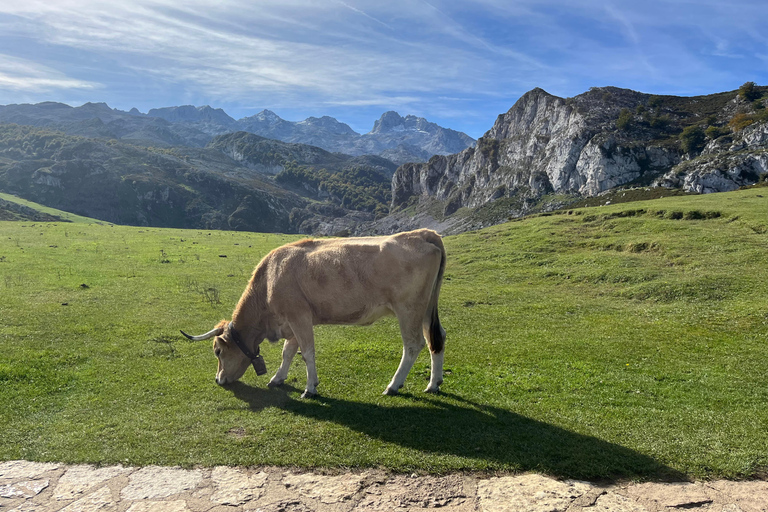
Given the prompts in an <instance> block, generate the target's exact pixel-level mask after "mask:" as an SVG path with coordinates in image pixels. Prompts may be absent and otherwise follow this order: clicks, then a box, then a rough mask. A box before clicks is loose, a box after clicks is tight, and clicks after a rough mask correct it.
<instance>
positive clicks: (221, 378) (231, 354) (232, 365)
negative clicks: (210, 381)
mask: <svg viewBox="0 0 768 512" xmlns="http://www.w3.org/2000/svg"><path fill="white" fill-rule="evenodd" d="M228 326H229V322H227V321H226V320H222V321H221V322H219V324H218V325H217V326H216V327H215V328H213V330H211V331H208V332H207V333H205V334H201V335H200V336H190V335H189V334H187V333H185V332H184V331H181V334H183V335H184V336H186V337H187V338H189V339H190V340H192V341H202V340H207V339H210V338H213V354H214V355H215V356H216V359H217V360H218V362H219V367H218V368H217V370H216V384H219V385H220V386H223V385H225V384H231V383H233V382H235V381H236V380H237V379H239V378H240V377H242V376H243V374H244V373H245V371H246V370H247V369H248V366H249V365H250V363H251V361H250V359H249V358H248V357H247V356H246V355H245V354H244V353H243V351H242V350H240V349H239V348H238V347H237V345H236V344H235V343H234V341H232V339H231V335H230V334H229V332H228V331H229V329H228Z"/></svg>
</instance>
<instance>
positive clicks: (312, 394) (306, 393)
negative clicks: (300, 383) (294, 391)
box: [301, 391, 317, 398]
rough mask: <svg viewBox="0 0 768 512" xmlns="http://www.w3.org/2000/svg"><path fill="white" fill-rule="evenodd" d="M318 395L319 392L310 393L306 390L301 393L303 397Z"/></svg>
mask: <svg viewBox="0 0 768 512" xmlns="http://www.w3.org/2000/svg"><path fill="white" fill-rule="evenodd" d="M316 396H317V393H310V392H309V391H304V392H303V393H302V394H301V398H315V397H316Z"/></svg>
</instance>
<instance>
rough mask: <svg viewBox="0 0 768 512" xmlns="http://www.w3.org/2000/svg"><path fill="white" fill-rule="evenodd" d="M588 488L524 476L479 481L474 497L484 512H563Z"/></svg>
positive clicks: (533, 476)
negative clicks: (476, 497) (475, 496)
mask: <svg viewBox="0 0 768 512" xmlns="http://www.w3.org/2000/svg"><path fill="white" fill-rule="evenodd" d="M591 488H592V486H591V485H589V484H586V483H583V482H574V481H567V482H561V481H559V480H555V479H554V478H548V477H545V476H541V475H536V474H527V475H520V476H502V477H494V478H489V479H487V480H480V481H479V482H478V484H477V496H478V501H479V505H480V510H483V511H485V512H565V511H566V510H567V509H568V507H570V506H571V504H572V503H573V502H574V501H575V500H576V499H577V498H578V497H580V496H581V495H582V494H584V493H586V492H587V491H589V490H590V489H591Z"/></svg>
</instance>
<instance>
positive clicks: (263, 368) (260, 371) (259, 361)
mask: <svg viewBox="0 0 768 512" xmlns="http://www.w3.org/2000/svg"><path fill="white" fill-rule="evenodd" d="M251 363H253V369H254V370H256V375H264V374H265V373H267V363H265V362H264V358H263V357H262V356H261V355H258V356H256V358H255V359H253V360H251Z"/></svg>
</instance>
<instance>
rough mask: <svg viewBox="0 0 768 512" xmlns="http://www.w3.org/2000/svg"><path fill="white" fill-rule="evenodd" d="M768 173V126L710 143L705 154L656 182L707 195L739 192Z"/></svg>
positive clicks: (676, 168) (766, 124)
mask: <svg viewBox="0 0 768 512" xmlns="http://www.w3.org/2000/svg"><path fill="white" fill-rule="evenodd" d="M766 173H768V123H759V124H757V123H756V124H753V125H751V126H748V127H746V128H745V129H744V130H743V131H741V132H738V133H736V134H734V135H733V136H728V137H721V138H718V139H715V140H712V141H710V142H709V143H708V144H707V145H706V147H705V148H704V150H703V151H702V153H701V155H700V156H698V157H696V158H693V159H691V160H687V161H684V162H681V163H680V165H678V166H676V167H674V168H672V169H671V170H670V171H669V172H668V173H666V174H664V176H662V177H661V178H658V179H657V180H656V181H655V184H656V185H658V186H662V187H667V188H681V189H683V190H687V191H690V192H696V193H699V194H707V193H710V192H725V191H729V190H737V189H738V188H739V187H743V186H744V185H751V184H753V183H755V182H757V181H758V180H760V176H761V175H765V174H766Z"/></svg>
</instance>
